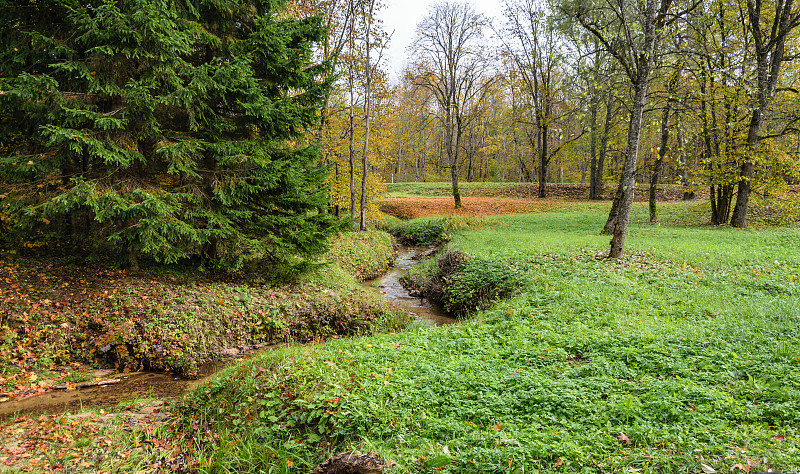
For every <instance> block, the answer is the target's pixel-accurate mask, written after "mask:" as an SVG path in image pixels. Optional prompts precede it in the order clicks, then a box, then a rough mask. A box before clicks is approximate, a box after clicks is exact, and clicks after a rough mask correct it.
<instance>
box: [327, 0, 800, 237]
mask: <svg viewBox="0 0 800 474" xmlns="http://www.w3.org/2000/svg"><path fill="white" fill-rule="evenodd" d="M366 2H367V4H368V5H362V4H361V3H359V2H358V1H357V0H339V1H334V2H322V3H316V4H315V8H316V9H317V10H315V11H321V12H323V13H324V14H325V18H326V19H327V22H328V24H329V25H330V27H331V33H330V35H329V40H328V41H330V44H328V43H326V47H325V50H324V51H325V53H326V57H334V58H335V62H336V64H337V69H338V71H339V74H338V76H337V77H338V82H336V84H335V87H334V92H333V94H332V96H331V100H330V102H329V104H328V108H327V110H326V115H325V127H324V128H323V129H324V130H325V134H324V136H325V141H324V150H325V156H326V158H327V159H328V160H330V161H331V163H333V167H334V170H335V171H334V173H333V174H332V175H331V177H330V180H331V184H332V198H333V201H334V203H335V205H336V206H337V208H353V207H354V206H353V205H352V204H354V203H355V202H356V196H357V195H360V194H361V192H362V189H367V190H368V191H367V192H368V193H370V194H369V196H368V197H370V198H372V197H374V196H376V195H377V193H379V189H380V186H367V188H358V187H357V186H355V185H354V184H353V183H354V182H357V181H358V179H355V180H353V178H351V175H355V176H363V172H362V171H361V170H363V169H364V168H363V164H364V163H367V164H368V165H367V169H368V171H369V173H367V174H372V175H375V177H374V178H373V179H372V181H368V183H372V182H375V183H379V182H403V181H415V182H425V181H442V180H446V181H451V182H453V183H454V184H453V188H454V195H455V194H457V182H458V181H459V180H461V181H512V182H521V183H525V182H536V183H541V185H540V187H539V193H538V195H539V197H546V195H547V191H546V186H545V185H544V184H545V183H585V184H588V185H589V197H590V198H591V199H597V198H600V197H601V195H602V191H601V189H602V185H603V183H606V184H608V183H614V184H616V183H618V182H620V180H621V179H622V178H623V177H626V179H628V180H629V181H631V182H634V181H635V182H636V183H638V184H650V183H652V186H653V188H655V187H657V186H658V185H660V184H672V185H677V186H681V187H682V188H683V189H684V193H685V196H686V198H687V199H691V198H692V197H694V196H695V195H697V194H698V193H701V192H702V194H703V195H704V196H709V197H710V200H711V203H712V208H711V215H710V216H709V221H710V222H711V223H713V224H718V225H719V224H728V223H732V224H733V225H734V226H736V227H744V226H746V214H747V201H748V199H749V195H750V193H751V192H756V193H758V194H760V195H762V196H770V195H771V194H776V193H778V194H779V193H781V192H782V191H783V190H785V189H786V188H785V186H786V185H790V184H795V183H797V180H798V170H799V169H800V167H798V153H797V152H798V146H800V145H799V144H798V140H797V119H798V116H797V106H796V105H797V69H796V66H795V65H794V62H793V60H794V58H795V52H796V51H795V50H796V46H797V31H796V26H797V23H798V11H797V7H796V6H794V5H793V3H792V2H785V1H776V2H763V1H757V2H753V1H745V0H742V1H738V2H727V1H725V2H723V1H714V0H704V1H666V0H665V1H661V2H656V1H647V2H645V1H642V2H595V1H589V0H580V1H557V0H553V1H546V0H508V1H507V2H506V3H505V7H504V14H503V16H502V17H500V18H486V17H484V16H482V15H481V14H479V13H477V12H476V11H475V10H474V8H473V7H472V6H470V5H469V4H467V3H453V2H444V3H438V4H435V5H433V6H432V7H431V8H430V9H429V11H428V13H427V16H426V17H425V18H424V19H423V21H422V22H420V24H419V25H418V28H417V33H416V37H415V39H414V42H413V43H412V45H411V46H410V47H409V48H408V51H407V61H406V66H405V68H404V70H403V71H402V74H401V75H400V77H399V79H398V80H396V81H394V82H391V81H389V79H388V74H387V73H386V67H387V66H386V64H385V63H384V62H381V58H382V56H381V52H382V51H383V48H385V45H386V41H387V39H388V35H387V33H386V27H385V26H384V25H382V24H381V23H380V22H379V21H376V20H374V19H370V17H369V12H375V11H376V10H378V9H380V8H381V7H382V5H381V4H380V3H378V4H373V3H371V2H370V1H369V0H366ZM362 3H363V2H362ZM646 25H652V27H653V28H652V31H650V32H649V33H648V30H647V28H644V26H646ZM365 32H368V33H365ZM648 35H650V36H648ZM637 113H638V114H640V117H639V121H638V122H637V124H636V129H635V130H634V129H632V128H631V127H632V126H633V125H632V124H633V121H632V118H631V117H632V116H635V115H636V114H637ZM366 117H369V120H365V118H366ZM367 124H369V129H368V128H367ZM632 130H633V131H632ZM367 136H369V137H367ZM354 143H356V144H358V146H354ZM637 155H638V156H637ZM351 170H352V171H351ZM368 179H369V178H368ZM737 200H738V202H737ZM737 204H738V205H739V207H740V210H739V211H738V213H737V211H736V210H735V208H736V206H737ZM458 206H459V204H458V198H456V207H458ZM653 207H654V206H653ZM612 212H613V211H612ZM732 217H733V222H731V219H732ZM651 220H653V221H655V220H657V215H656V212H655V209H653V213H652V214H651ZM608 230H609V232H610V229H608Z"/></svg>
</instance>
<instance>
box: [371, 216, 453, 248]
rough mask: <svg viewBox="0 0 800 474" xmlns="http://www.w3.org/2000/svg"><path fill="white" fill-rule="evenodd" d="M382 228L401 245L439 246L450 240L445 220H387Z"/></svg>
mask: <svg viewBox="0 0 800 474" xmlns="http://www.w3.org/2000/svg"><path fill="white" fill-rule="evenodd" d="M382 226H383V228H384V229H385V230H386V232H389V233H390V234H392V235H393V236H394V237H395V238H396V239H397V241H398V242H400V243H401V244H403V245H441V244H443V243H445V242H447V241H449V240H450V233H449V232H448V229H447V227H448V225H447V220H446V219H445V218H433V219H425V218H423V219H412V220H399V219H387V220H385V221H384V223H383V224H382Z"/></svg>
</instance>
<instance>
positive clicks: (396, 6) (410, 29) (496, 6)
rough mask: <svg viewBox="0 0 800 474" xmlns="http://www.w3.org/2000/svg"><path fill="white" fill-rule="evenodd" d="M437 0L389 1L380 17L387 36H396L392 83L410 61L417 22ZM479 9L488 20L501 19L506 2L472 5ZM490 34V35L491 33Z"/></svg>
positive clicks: (390, 60)
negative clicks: (407, 58) (407, 49)
mask: <svg viewBox="0 0 800 474" xmlns="http://www.w3.org/2000/svg"><path fill="white" fill-rule="evenodd" d="M434 3H436V0H386V4H387V5H386V7H384V8H383V9H382V10H381V11H380V13H379V15H378V16H379V17H380V18H381V19H382V20H383V27H384V29H385V30H386V32H387V33H392V30H394V34H392V40H391V42H390V43H389V47H388V49H387V51H386V52H385V53H384V55H385V56H386V58H385V61H386V62H385V64H386V66H387V69H388V70H389V76H390V77H391V78H392V80H397V79H398V78H399V77H400V73H401V71H402V69H403V65H404V63H405V60H406V47H407V46H408V45H409V44H411V41H412V40H413V39H414V33H415V32H416V29H417V23H419V22H420V20H422V19H423V18H424V17H425V15H426V14H427V13H428V7H429V6H430V5H432V4H434ZM471 3H472V5H473V6H474V7H475V10H476V11H478V12H479V13H483V14H484V15H486V16H487V17H490V18H492V17H495V18H500V17H501V16H502V11H503V9H502V5H503V4H504V2H503V0H474V1H472V2H471ZM487 34H490V33H489V32H487Z"/></svg>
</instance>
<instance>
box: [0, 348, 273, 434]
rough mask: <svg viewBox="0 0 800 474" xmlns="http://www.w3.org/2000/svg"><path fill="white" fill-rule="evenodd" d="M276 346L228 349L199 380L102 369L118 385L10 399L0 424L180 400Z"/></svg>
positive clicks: (1, 412) (0, 415)
mask: <svg viewBox="0 0 800 474" xmlns="http://www.w3.org/2000/svg"><path fill="white" fill-rule="evenodd" d="M274 347H276V345H267V344H262V345H259V346H252V347H249V348H245V349H243V350H241V351H239V350H235V349H229V350H228V351H227V353H226V354H224V355H225V356H226V359H225V360H220V361H215V362H209V363H207V364H204V365H203V366H202V367H201V368H200V378H198V379H193V380H192V379H183V378H180V377H175V376H174V375H171V374H166V373H161V372H158V373H156V372H132V373H123V374H119V373H114V371H111V370H105V371H103V370H99V371H97V373H96V374H95V376H96V377H95V378H96V379H102V380H119V382H117V383H113V384H109V385H102V386H97V387H88V388H81V389H77V390H70V391H66V390H53V391H49V392H45V393H43V394H40V395H35V396H29V397H25V398H21V399H11V400H8V401H6V402H2V403H0V421H1V420H2V419H3V418H5V417H7V416H10V415H14V414H16V413H27V414H32V413H35V414H39V413H54V414H57V413H63V412H67V411H70V412H75V411H77V410H79V409H80V408H81V407H84V406H96V407H113V406H115V405H117V404H118V403H120V402H123V401H128V400H133V399H135V398H145V397H148V398H157V399H165V398H171V397H177V396H180V395H183V394H184V393H186V392H188V391H190V390H192V389H193V388H195V387H197V386H199V385H200V384H202V383H203V382H205V381H206V380H208V379H209V378H211V377H213V376H214V374H215V373H216V371H217V370H219V369H221V368H223V367H225V366H226V365H227V364H229V363H232V362H233V361H241V360H242V359H244V358H247V357H249V356H251V355H253V354H256V353H258V352H261V351H265V350H269V349H271V348H274Z"/></svg>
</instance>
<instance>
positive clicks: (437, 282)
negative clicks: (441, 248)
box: [404, 250, 527, 317]
mask: <svg viewBox="0 0 800 474" xmlns="http://www.w3.org/2000/svg"><path fill="white" fill-rule="evenodd" d="M525 268H526V266H525V265H524V264H523V263H522V262H519V261H517V260H515V259H513V258H510V257H493V258H481V259H474V258H472V257H471V256H470V255H469V254H467V253H464V252H459V251H457V250H453V251H449V252H447V253H445V254H444V255H443V256H442V257H441V258H440V259H439V260H437V262H436V265H435V266H432V267H430V268H429V269H428V272H427V273H424V274H422V275H420V274H416V275H415V274H412V275H411V276H410V277H408V278H406V279H405V280H404V283H405V284H407V285H408V286H410V287H412V288H414V289H415V290H416V291H417V292H418V293H419V294H421V295H423V296H425V297H426V298H428V299H430V300H431V301H433V302H435V303H436V304H438V305H439V306H441V308H442V309H443V310H445V311H446V312H447V313H449V314H452V315H454V316H457V317H463V316H466V315H469V314H471V313H474V312H476V311H480V310H484V309H488V308H489V307H491V306H492V305H493V304H494V302H495V301H497V300H499V299H502V298H507V297H509V296H512V295H514V294H515V293H518V292H519V291H520V289H521V288H523V285H524V282H525V279H524V277H525V275H526V274H527V271H526V270H525Z"/></svg>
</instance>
